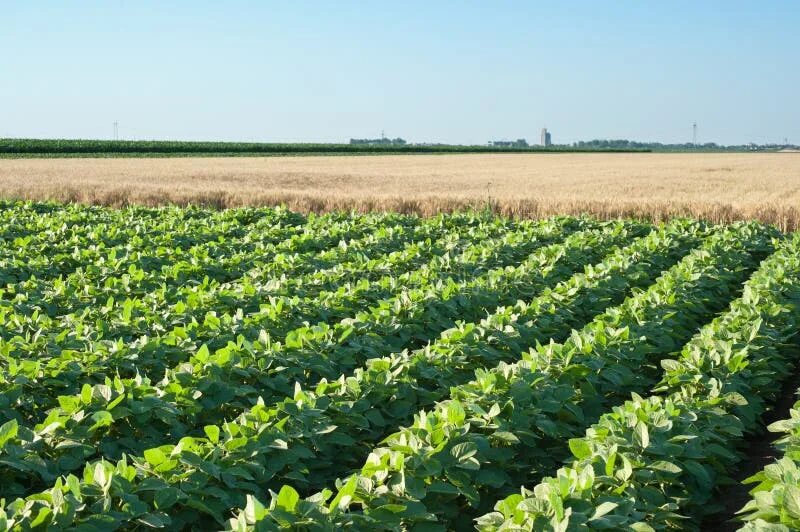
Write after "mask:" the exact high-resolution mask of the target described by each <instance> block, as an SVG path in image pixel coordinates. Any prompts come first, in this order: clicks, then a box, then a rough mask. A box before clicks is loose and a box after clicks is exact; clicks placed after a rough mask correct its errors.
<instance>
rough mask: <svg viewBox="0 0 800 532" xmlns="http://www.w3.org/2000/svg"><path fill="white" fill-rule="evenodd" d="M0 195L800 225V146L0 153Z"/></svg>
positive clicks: (104, 202)
mask: <svg viewBox="0 0 800 532" xmlns="http://www.w3.org/2000/svg"><path fill="white" fill-rule="evenodd" d="M0 196H2V197H13V198H25V199H54V200H59V201H77V202H85V203H96V204H102V205H112V206H122V205H129V204H144V205H162V204H167V203H175V204H180V205H185V204H190V203H192V204H203V205H211V206H215V207H234V206H242V205H274V204H286V205H287V206H288V207H290V208H292V209H296V210H299V211H304V212H311V211H313V212H322V211H328V210H332V209H352V210H357V211H369V210H395V211H400V212H406V213H419V214H423V215H429V214H432V213H436V212H440V211H448V212H449V211H453V210H456V209H461V208H465V207H484V206H486V205H491V206H492V207H493V208H495V209H496V210H498V211H499V212H502V213H504V214H509V215H518V216H529V217H538V216H546V215H551V214H557V213H567V214H577V213H589V214H592V215H595V216H597V217H600V218H616V217H620V216H625V217H637V218H645V219H651V220H663V219H667V218H670V217H673V216H676V215H680V216H693V217H697V218H702V219H707V220H710V221H713V222H729V221H733V220H740V219H758V220H762V221H764V222H768V223H773V224H775V225H777V226H779V227H780V228H782V229H784V230H794V229H796V228H798V227H800V154H796V153H771V154H764V153H757V154H746V153H745V154H741V153H740V154H531V155H527V154H526V155H522V154H493V155H413V156H412V155H402V156H369V157H342V156H336V157H266V158H244V157H243V158H174V159H0Z"/></svg>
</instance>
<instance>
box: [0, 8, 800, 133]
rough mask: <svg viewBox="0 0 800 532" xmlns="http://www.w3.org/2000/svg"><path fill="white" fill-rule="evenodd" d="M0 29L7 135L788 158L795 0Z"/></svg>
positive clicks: (133, 18)
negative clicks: (585, 144)
mask: <svg viewBox="0 0 800 532" xmlns="http://www.w3.org/2000/svg"><path fill="white" fill-rule="evenodd" d="M0 12H2V31H0V49H2V50H3V51H4V52H3V53H2V54H0V101H2V106H0V137H41V138H111V136H112V132H113V129H112V123H113V122H114V121H118V122H119V134H120V137H121V138H126V139H145V138H147V139H151V138H152V139H185V140H241V141H276V142H346V141H347V140H348V139H349V138H350V137H377V136H379V135H380V133H381V130H385V132H386V135H387V136H390V137H396V136H401V137H403V138H405V139H407V140H409V141H413V142H448V143H464V144H472V143H475V144H482V143H485V142H486V141H488V140H492V139H516V138H521V137H524V138H527V139H528V141H529V142H538V139H539V131H540V129H541V128H542V127H543V126H547V127H548V128H549V129H550V130H551V131H552V133H553V142H555V143H567V142H572V141H576V140H590V139H593V138H628V139H633V140H641V141H660V142H688V141H690V140H691V124H692V123H693V122H697V124H698V142H701V143H703V142H718V143H723V144H742V143H748V142H755V143H759V144H763V143H782V142H783V140H784V138H788V140H789V142H794V143H799V142H800V98H799V97H798V96H797V94H798V87H800V68H798V63H799V61H798V60H799V59H800V53H799V52H798V51H799V50H800V46H798V45H799V44H800V39H799V38H798V36H797V28H798V27H800V2H796V1H791V0H785V1H773V2H768V3H762V4H756V3H754V2H742V1H732V2H722V1H714V2H703V3H695V2H688V1H680V2H669V3H658V4H655V3H638V2H633V1H630V2H617V3H611V4H609V3H603V4H600V3H595V2H590V1H581V2H577V1H575V2H568V3H566V4H564V5H557V3H556V2H537V3H535V4H534V3H529V2H522V1H518V2H517V1H506V2H497V3H489V2H469V3H463V4H462V3H457V2H438V3H436V4H435V5H429V4H428V3H425V2H419V1H412V2H405V3H402V4H391V5H388V4H377V5H376V4H373V5H368V6H367V5H362V4H359V3H356V2H337V3H333V2H330V3H322V2H292V3H291V4H289V3H278V2H269V3H260V4H258V5H253V4H249V3H246V2H226V3H224V4H223V3H212V2H188V1H175V2H171V3H170V4H169V5H166V4H161V3H156V2H136V3H134V2H130V1H116V2H100V1H92V2H81V3H80V4H78V3H70V4H67V3H60V2H30V3H29V2H21V1H19V2H17V1H5V0H3V1H0Z"/></svg>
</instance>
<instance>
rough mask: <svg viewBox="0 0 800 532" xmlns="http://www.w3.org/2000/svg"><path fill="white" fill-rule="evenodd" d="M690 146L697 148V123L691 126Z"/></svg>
mask: <svg viewBox="0 0 800 532" xmlns="http://www.w3.org/2000/svg"><path fill="white" fill-rule="evenodd" d="M692 146H694V147H695V148H696V147H697V122H695V123H694V124H692Z"/></svg>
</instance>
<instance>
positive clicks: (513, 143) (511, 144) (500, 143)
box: [489, 139, 528, 148]
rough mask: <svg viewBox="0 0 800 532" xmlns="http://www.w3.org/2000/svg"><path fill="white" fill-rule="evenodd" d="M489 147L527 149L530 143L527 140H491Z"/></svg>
mask: <svg viewBox="0 0 800 532" xmlns="http://www.w3.org/2000/svg"><path fill="white" fill-rule="evenodd" d="M489 146H492V147H494V148H527V147H528V141H527V140H525V139H517V140H491V141H489Z"/></svg>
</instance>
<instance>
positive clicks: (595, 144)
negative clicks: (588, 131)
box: [572, 139, 794, 152]
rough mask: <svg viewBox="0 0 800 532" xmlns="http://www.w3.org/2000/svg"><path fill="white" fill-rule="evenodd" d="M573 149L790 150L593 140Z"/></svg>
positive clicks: (772, 146) (576, 144) (766, 146)
mask: <svg viewBox="0 0 800 532" xmlns="http://www.w3.org/2000/svg"><path fill="white" fill-rule="evenodd" d="M572 146H573V147H574V148H581V149H589V150H606V149H612V150H639V149H644V150H650V151H694V150H697V151H737V152H739V151H759V150H776V149H781V148H792V147H794V146H791V145H788V144H752V143H751V144H736V145H722V144H717V143H716V142H705V143H703V144H692V143H691V142H684V143H682V144H664V143H661V142H638V141H635V140H627V139H595V140H581V141H578V142H573V143H572Z"/></svg>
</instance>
